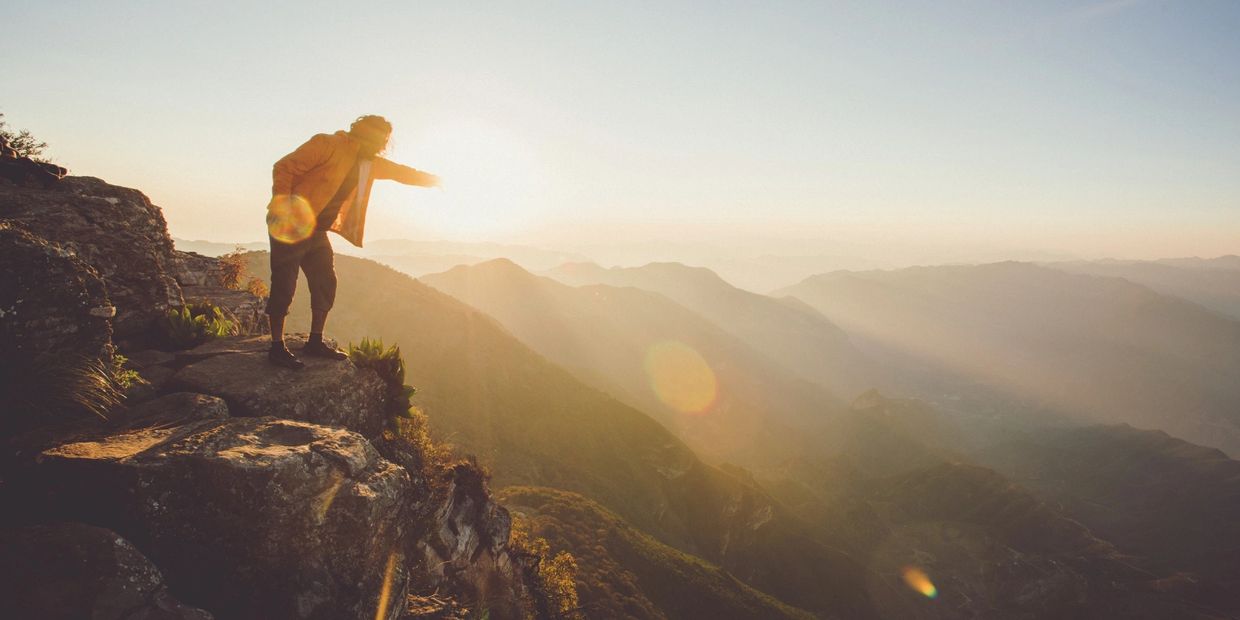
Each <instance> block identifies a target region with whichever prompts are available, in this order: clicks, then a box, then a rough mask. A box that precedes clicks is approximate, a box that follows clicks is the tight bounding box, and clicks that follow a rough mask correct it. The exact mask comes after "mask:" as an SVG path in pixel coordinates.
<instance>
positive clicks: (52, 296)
mask: <svg viewBox="0 0 1240 620" xmlns="http://www.w3.org/2000/svg"><path fill="white" fill-rule="evenodd" d="M0 264H3V265H4V269H3V275H0V351H2V352H3V354H4V355H5V357H14V358H20V359H23V360H24V361H25V362H29V361H30V360H31V359H32V358H34V357H35V356H36V355H38V354H41V353H45V352H47V353H53V352H54V353H55V354H56V355H61V356H85V357H101V356H103V355H105V353H106V348H107V345H108V344H110V343H111V337H112V328H111V325H110V324H109V322H108V317H109V316H111V315H112V313H113V312H114V309H113V308H112V305H111V303H109V301H108V294H107V291H106V289H105V287H104V283H103V280H101V279H100V277H99V274H98V273H97V272H96V271H95V270H94V269H92V268H91V266H90V265H88V264H86V263H84V262H83V261H82V260H81V259H80V258H78V257H76V256H74V255H73V253H72V252H69V251H67V250H65V249H64V248H62V247H60V246H58V245H56V244H54V243H49V242H48V241H47V240H46V239H44V238H42V237H39V236H37V235H34V234H32V233H31V232H29V231H27V230H25V229H23V228H22V227H21V226H19V225H15V224H14V223H13V222H6V221H0Z"/></svg>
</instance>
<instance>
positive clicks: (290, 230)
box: [267, 194, 315, 243]
mask: <svg viewBox="0 0 1240 620" xmlns="http://www.w3.org/2000/svg"><path fill="white" fill-rule="evenodd" d="M314 224H315V221H314V211H313V210H312V209H311V208H310V202H309V201H307V200H306V199H305V198H302V197H301V196H298V195H296V194H293V195H286V194H281V195H279V196H274V197H272V199H271V202H270V203H268V205H267V232H268V234H270V235H271V237H272V238H273V239H275V240H276V241H283V242H284V243H297V242H298V241H301V240H303V239H305V238H307V237H309V236H310V233H312V232H314Z"/></svg>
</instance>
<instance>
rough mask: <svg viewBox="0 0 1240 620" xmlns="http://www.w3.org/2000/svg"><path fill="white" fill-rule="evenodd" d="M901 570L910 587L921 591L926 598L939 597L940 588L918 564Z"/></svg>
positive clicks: (905, 581)
mask: <svg viewBox="0 0 1240 620" xmlns="http://www.w3.org/2000/svg"><path fill="white" fill-rule="evenodd" d="M900 572H901V573H902V575H903V576H904V583H906V584H908V587H910V588H912V589H913V590H915V591H917V592H920V593H921V594H922V595H923V596H925V597H926V598H931V599H933V598H938V596H939V589H938V588H936V587H934V584H933V583H931V582H930V578H929V577H927V576H926V573H925V571H923V570H921V569H920V568H917V567H916V566H905V567H904V568H902V569H900Z"/></svg>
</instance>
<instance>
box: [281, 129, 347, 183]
mask: <svg viewBox="0 0 1240 620" xmlns="http://www.w3.org/2000/svg"><path fill="white" fill-rule="evenodd" d="M331 154H332V148H331V136H329V135H327V134H325V133H321V134H316V135H315V136H314V137H312V138H310V139H309V140H306V143H305V144H303V145H301V146H299V147H297V150H295V151H293V152H292V153H289V154H288V155H285V156H284V157H281V158H280V161H277V162H276V164H275V165H274V166H272V167H271V195H272V196H282V195H287V194H291V193H293V181H295V180H296V179H297V178H298V177H300V176H302V175H304V174H305V173H307V172H309V171H310V170H312V169H313V168H315V167H316V166H320V165H322V164H324V163H326V162H327V160H328V159H329V158H330V157H331Z"/></svg>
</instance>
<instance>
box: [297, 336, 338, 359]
mask: <svg viewBox="0 0 1240 620" xmlns="http://www.w3.org/2000/svg"><path fill="white" fill-rule="evenodd" d="M301 354H302V355H309V356H310V357H325V358H327V359H329V360H343V359H348V357H349V354H348V353H345V352H344V351H341V350H340V349H337V348H336V347H333V346H328V345H327V343H325V342H323V341H322V340H319V341H316V342H307V343H306V345H305V346H304V347H302V348H301Z"/></svg>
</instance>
